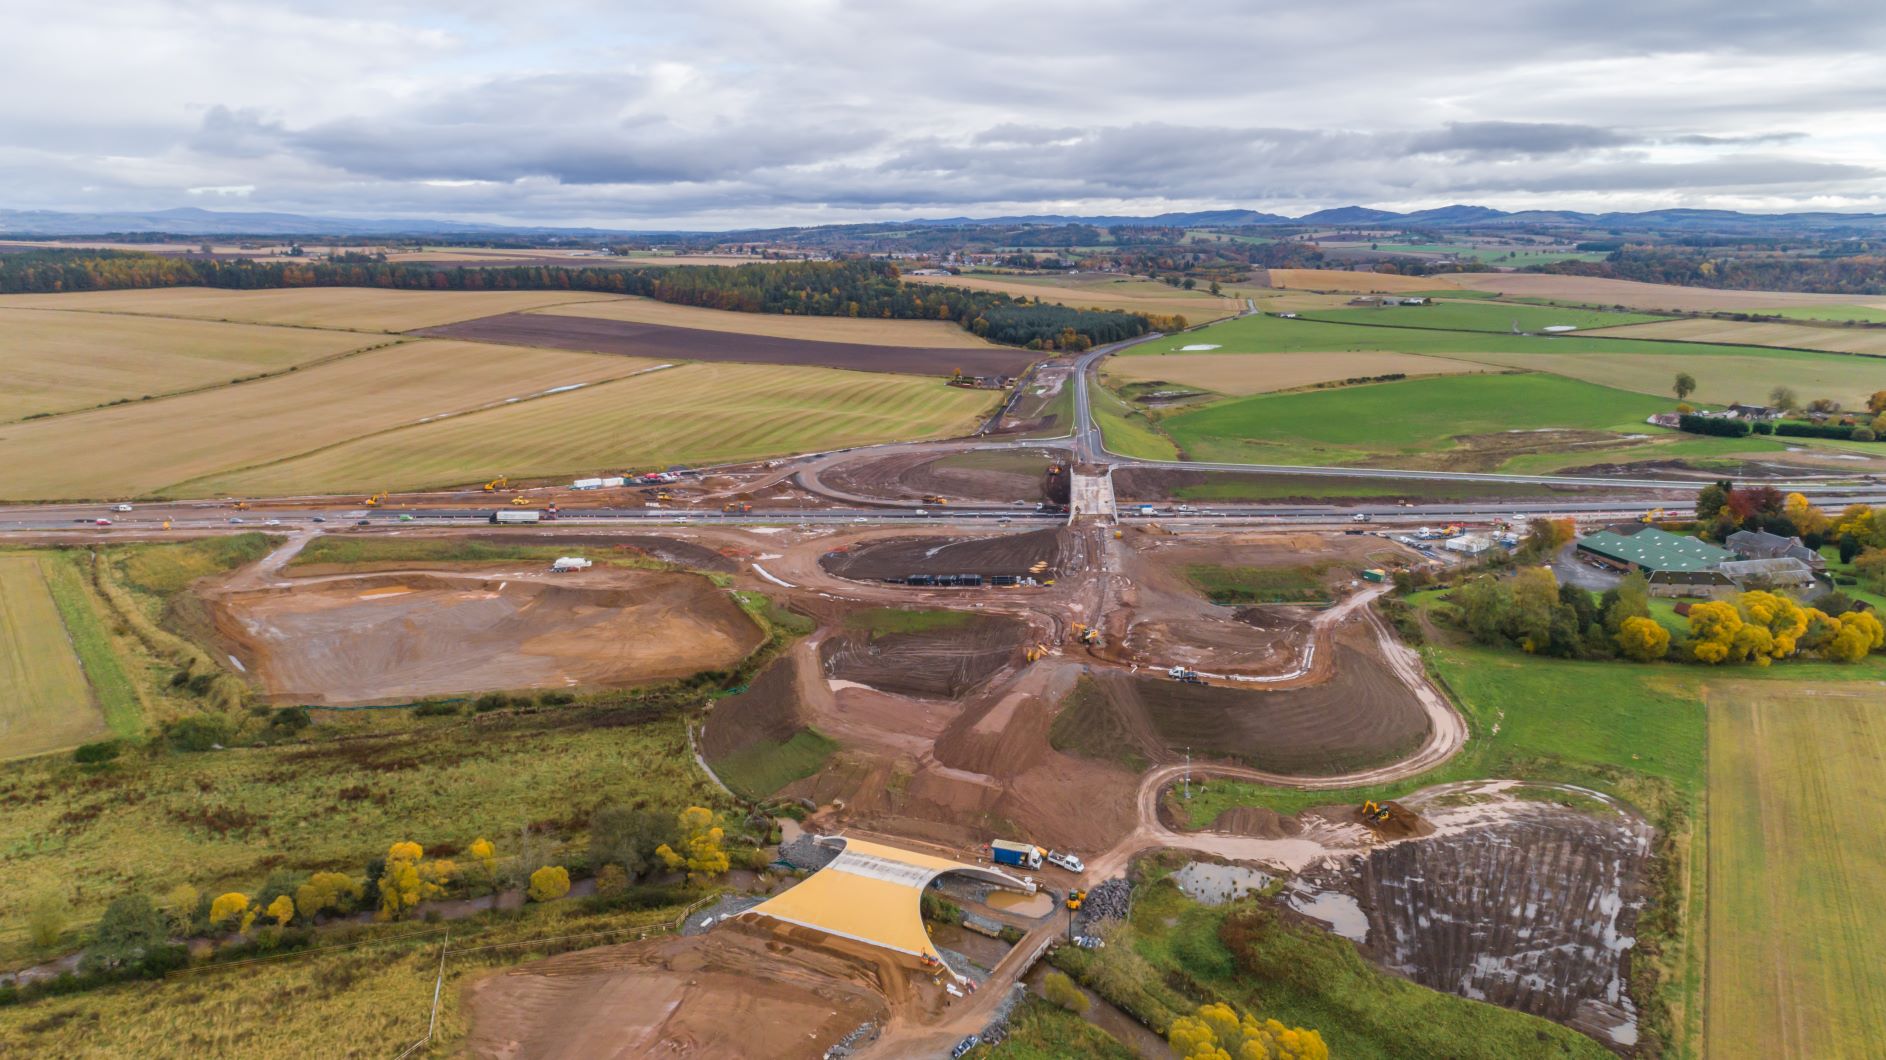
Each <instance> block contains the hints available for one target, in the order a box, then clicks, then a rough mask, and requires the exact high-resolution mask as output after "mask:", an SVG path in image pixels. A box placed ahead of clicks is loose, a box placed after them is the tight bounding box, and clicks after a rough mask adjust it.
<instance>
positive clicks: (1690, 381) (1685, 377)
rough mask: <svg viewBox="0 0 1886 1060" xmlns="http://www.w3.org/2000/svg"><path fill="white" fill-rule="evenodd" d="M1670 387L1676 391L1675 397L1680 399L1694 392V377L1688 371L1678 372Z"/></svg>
mask: <svg viewBox="0 0 1886 1060" xmlns="http://www.w3.org/2000/svg"><path fill="white" fill-rule="evenodd" d="M1670 389H1671V390H1673V391H1675V392H1676V399H1677V400H1678V401H1682V400H1684V399H1685V398H1687V397H1689V396H1690V395H1691V394H1694V393H1696V377H1695V376H1693V375H1691V374H1689V373H1688V372H1678V373H1677V374H1676V381H1675V382H1674V383H1672V384H1671V386H1670Z"/></svg>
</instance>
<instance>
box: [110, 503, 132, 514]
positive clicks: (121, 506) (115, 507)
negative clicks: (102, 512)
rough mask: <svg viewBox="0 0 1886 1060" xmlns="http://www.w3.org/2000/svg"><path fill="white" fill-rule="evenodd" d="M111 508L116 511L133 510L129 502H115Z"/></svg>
mask: <svg viewBox="0 0 1886 1060" xmlns="http://www.w3.org/2000/svg"><path fill="white" fill-rule="evenodd" d="M111 510H112V511H114V512H128V511H130V510H131V506H130V505H129V504H114V505H112V506H111Z"/></svg>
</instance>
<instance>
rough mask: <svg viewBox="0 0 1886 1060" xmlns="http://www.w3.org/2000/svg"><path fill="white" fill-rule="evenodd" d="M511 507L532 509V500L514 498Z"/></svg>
mask: <svg viewBox="0 0 1886 1060" xmlns="http://www.w3.org/2000/svg"><path fill="white" fill-rule="evenodd" d="M511 505H512V507H516V508H528V507H530V498H529V497H512V498H511Z"/></svg>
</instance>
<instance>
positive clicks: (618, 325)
mask: <svg viewBox="0 0 1886 1060" xmlns="http://www.w3.org/2000/svg"><path fill="white" fill-rule="evenodd" d="M420 334H423V335H437V336H447V337H453V338H470V337H472V336H477V337H478V338H480V339H482V340H483V341H486V342H501V343H508V344H510V345H514V346H548V347H552V348H555V349H561V350H589V351H592V352H596V353H621V354H628V355H631V356H635V357H653V358H656V359H658V360H664V361H750V362H754V363H758V364H791V365H816V366H820V367H826V368H849V369H852V370H853V371H861V372H898V373H903V374H909V375H939V376H946V375H950V374H952V373H954V372H956V371H957V370H961V371H962V372H963V373H964V374H965V375H1020V374H1021V372H1022V370H1023V369H1024V368H1026V367H1028V364H1029V362H1030V361H1031V360H1032V359H1033V356H1032V355H1031V354H1030V353H1029V352H1028V351H1026V350H1011V349H1005V348H1003V347H997V346H992V347H989V348H988V349H975V350H941V349H933V348H931V349H926V348H922V347H916V346H866V345H860V344H856V343H844V342H812V341H808V340H805V339H786V338H777V337H774V336H770V335H742V334H738V333H735V332H727V331H705V330H699V329H695V328H676V327H668V326H666V325H662V324H642V323H637V322H634V321H628V320H599V319H595V318H591V317H571V316H553V315H550V314H545V313H503V314H500V315H498V316H493V317H482V318H480V319H477V320H467V321H464V322H462V323H457V324H447V325H445V326H443V327H437V328H427V329H425V330H423V331H421V332H420Z"/></svg>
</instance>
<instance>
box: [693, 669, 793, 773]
mask: <svg viewBox="0 0 1886 1060" xmlns="http://www.w3.org/2000/svg"><path fill="white" fill-rule="evenodd" d="M797 661H798V657H797V656H794V655H782V656H780V657H779V658H777V659H774V660H773V661H772V662H770V663H768V664H766V669H764V670H761V671H760V675H759V676H758V677H755V678H754V679H753V681H752V683H751V684H749V685H747V690H746V691H745V692H742V693H740V694H739V695H737V696H727V697H725V698H723V699H720V700H717V701H715V703H714V710H713V712H712V713H711V714H709V715H708V716H707V723H706V724H705V725H703V726H702V727H701V753H702V754H704V755H706V756H707V758H708V759H709V760H711V761H719V760H720V759H723V758H726V757H727V756H728V755H731V754H733V753H734V752H736V751H743V750H745V749H747V748H748V747H751V746H752V745H754V744H756V743H761V742H768V743H784V742H786V741H787V740H790V739H792V737H793V734H794V733H797V732H798V731H799V730H800V729H803V728H805V724H806V723H805V719H804V718H803V717H801V714H802V713H803V712H802V711H801V710H800V709H799V687H798V684H799V679H798V666H797Z"/></svg>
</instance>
